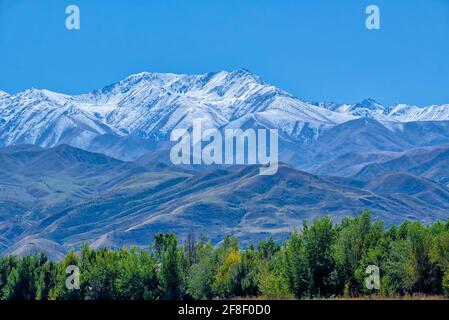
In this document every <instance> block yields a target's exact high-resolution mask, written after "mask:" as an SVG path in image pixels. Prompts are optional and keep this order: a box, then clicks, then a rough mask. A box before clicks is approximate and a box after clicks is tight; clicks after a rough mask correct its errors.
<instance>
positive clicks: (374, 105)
mask: <svg viewBox="0 0 449 320" xmlns="http://www.w3.org/2000/svg"><path fill="white" fill-rule="evenodd" d="M354 109H368V110H371V111H374V112H378V113H383V112H384V111H385V109H386V108H385V107H384V106H383V105H381V104H380V103H379V102H377V101H376V100H374V99H371V98H367V99H364V100H363V101H361V102H359V103H357V104H355V105H354Z"/></svg>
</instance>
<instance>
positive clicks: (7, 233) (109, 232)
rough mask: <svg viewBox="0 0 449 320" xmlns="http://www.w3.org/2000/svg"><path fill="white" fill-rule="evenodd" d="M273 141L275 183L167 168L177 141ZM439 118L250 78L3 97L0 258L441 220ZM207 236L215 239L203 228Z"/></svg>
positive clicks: (446, 203) (443, 137)
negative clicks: (325, 223)
mask: <svg viewBox="0 0 449 320" xmlns="http://www.w3.org/2000/svg"><path fill="white" fill-rule="evenodd" d="M198 118H201V119H203V120H204V126H205V127H210V128H212V127H213V128H217V129H218V130H224V129H226V128H241V129H248V128H267V129H278V131H279V138H280V143H279V158H280V161H281V162H282V163H281V165H280V168H279V172H278V174H276V175H274V176H272V177H268V176H267V177H263V176H259V175H258V168H257V166H234V167H233V166H231V167H229V166H228V167H224V166H190V167H186V166H185V167H179V166H174V165H172V164H171V163H170V161H169V149H170V146H171V143H170V142H169V136H170V133H171V131H172V130H173V129H176V128H183V129H190V127H191V125H192V120H193V119H198ZM448 162H449V105H433V106H428V107H417V106H410V105H404V104H396V105H393V106H383V105H382V104H381V103H379V102H377V101H375V100H373V99H365V100H363V101H362V102H360V103H355V104H338V103H329V102H318V103H315V102H305V101H302V100H300V99H298V98H296V97H295V96H293V95H291V94H289V93H287V92H285V91H283V90H281V89H279V88H276V87H275V86H273V85H271V84H269V83H266V82H265V81H264V80H262V79H261V78H260V77H258V76H257V75H255V74H253V73H251V72H249V71H248V70H245V69H241V70H235V71H231V72H228V71H221V72H215V73H207V74H202V75H177V74H161V73H147V72H144V73H139V74H135V75H132V76H129V77H127V78H126V79H124V80H122V81H119V82H117V83H114V84H111V85H109V86H106V87H104V88H103V89H100V90H95V91H92V92H90V93H87V94H81V95H66V94H60V93H55V92H51V91H48V90H45V89H42V90H38V89H29V90H26V91H24V92H20V93H17V94H8V93H5V92H0V164H1V166H0V253H2V252H3V253H17V254H22V253H26V252H29V251H32V250H43V251H46V252H48V253H50V254H51V255H52V256H53V257H56V258H57V257H60V256H61V254H63V253H64V252H65V250H67V249H68V248H79V247H80V246H81V245H82V243H84V242H87V243H90V244H91V245H93V246H120V245H132V244H136V245H146V244H148V243H149V242H150V241H151V237H152V236H153V235H154V233H155V232H158V231H169V230H170V231H175V232H176V233H178V234H180V235H186V234H187V233H189V232H195V233H204V234H205V235H207V236H208V237H209V238H210V239H212V240H213V241H218V239H220V238H222V236H223V235H224V234H226V233H230V234H236V235H239V237H240V238H241V239H242V241H243V242H251V241H253V240H257V239H260V238H266V237H267V236H268V235H272V236H273V237H275V238H276V239H281V238H285V237H286V236H287V235H288V233H289V232H291V231H292V230H293V229H294V228H295V227H300V224H301V221H302V220H311V219H313V218H315V217H318V216H322V215H331V216H332V217H333V218H334V219H336V220H339V219H341V218H343V217H344V216H347V215H354V214H358V213H360V212H361V211H362V210H364V209H370V210H372V211H373V213H374V214H375V216H376V217H381V218H382V219H384V220H385V221H386V222H387V223H400V222H401V221H403V220H405V219H411V220H420V221H423V222H433V221H435V220H439V219H447V218H448V217H449V214H448V210H449V189H448V186H449V169H447V168H449V166H448ZM211 226H213V228H211Z"/></svg>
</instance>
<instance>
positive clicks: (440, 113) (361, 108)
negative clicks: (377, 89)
mask: <svg viewBox="0 0 449 320" xmlns="http://www.w3.org/2000/svg"><path fill="white" fill-rule="evenodd" d="M313 104H314V105H316V106H319V107H322V108H326V109H328V110H331V111H335V112H339V113H342V114H348V115H353V116H358V117H364V118H373V119H376V120H378V121H381V122H388V121H390V122H391V121H395V122H414V121H447V120H449V104H444V105H431V106H428V107H423V108H422V107H417V106H412V105H408V104H395V105H393V106H391V107H385V106H383V105H382V104H380V103H378V102H377V101H375V100H373V99H365V100H363V101H362V102H360V103H356V104H338V103H332V102H318V103H313Z"/></svg>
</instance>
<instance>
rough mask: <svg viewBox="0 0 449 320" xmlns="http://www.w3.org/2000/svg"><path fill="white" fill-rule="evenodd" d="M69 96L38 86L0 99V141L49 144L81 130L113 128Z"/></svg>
mask: <svg viewBox="0 0 449 320" xmlns="http://www.w3.org/2000/svg"><path fill="white" fill-rule="evenodd" d="M70 100H71V98H70V96H67V95H62V94H58V93H54V92H51V91H48V90H37V89H29V90H26V91H24V92H21V93H19V94H17V95H13V96H8V97H6V98H4V99H2V100H0V144H1V145H16V144H36V145H40V146H43V147H49V146H54V145H56V144H59V143H70V141H71V140H72V139H73V138H75V137H77V136H78V135H80V134H82V133H90V134H94V135H102V134H106V133H114V132H115V130H114V129H112V128H110V127H108V126H107V125H105V124H104V123H102V122H101V121H99V120H97V119H95V117H93V116H92V115H91V114H89V113H88V112H86V111H84V110H82V109H81V108H79V107H78V106H76V105H75V104H73V103H72V102H71V101H70Z"/></svg>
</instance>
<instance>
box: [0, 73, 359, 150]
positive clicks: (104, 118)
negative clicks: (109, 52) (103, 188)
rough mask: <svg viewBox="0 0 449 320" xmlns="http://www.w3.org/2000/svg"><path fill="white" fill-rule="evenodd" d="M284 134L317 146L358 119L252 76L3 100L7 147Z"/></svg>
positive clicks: (185, 78) (155, 77) (145, 79)
mask: <svg viewBox="0 0 449 320" xmlns="http://www.w3.org/2000/svg"><path fill="white" fill-rule="evenodd" d="M198 118H201V119H204V126H206V127H207V126H209V127H215V128H223V127H225V126H226V127H229V126H231V127H240V126H241V125H243V124H245V125H248V123H252V125H254V126H265V127H269V128H278V129H279V130H280V132H281V133H282V134H283V135H285V136H286V137H287V138H288V139H294V140H297V139H301V138H302V137H303V138H307V139H313V138H314V137H316V136H318V135H319V134H320V132H321V131H322V130H325V129H326V128H329V127H332V126H335V125H337V124H339V123H342V122H345V121H348V120H351V119H353V118H354V117H353V116H351V115H344V114H341V113H336V112H333V111H331V110H327V109H325V108H321V107H316V106H313V105H311V104H308V103H305V102H303V101H301V100H299V99H297V98H295V97H294V96H292V95H290V94H288V93H287V92H285V91H282V90H280V89H278V88H276V87H274V86H272V85H270V84H268V83H266V82H264V81H263V80H262V79H260V78H259V77H258V76H256V75H254V74H252V73H251V72H249V71H247V70H243V69H242V70H236V71H232V72H227V71H222V72H217V73H207V74H202V75H178V74H161V73H147V72H144V73H139V74H135V75H132V76H129V77H127V78H126V79H124V80H122V81H120V82H117V83H114V84H112V85H109V86H107V87H105V88H103V89H101V90H96V91H93V92H91V93H88V94H83V95H77V96H69V95H64V94H59V93H54V92H51V91H48V90H36V89H30V90H26V91H24V92H21V93H19V94H16V95H7V96H5V98H3V99H2V100H0V145H17V144H25V143H28V144H36V145H40V146H44V147H51V146H55V145H57V144H61V143H67V144H71V145H74V146H77V147H85V148H87V149H89V145H90V144H91V143H92V141H94V140H95V139H97V138H98V137H100V136H103V135H112V136H115V137H126V136H132V137H137V138H141V139H149V140H152V141H164V140H168V138H169V135H170V132H171V131H172V130H173V129H174V128H189V127H190V126H191V125H192V120H193V119H198Z"/></svg>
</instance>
